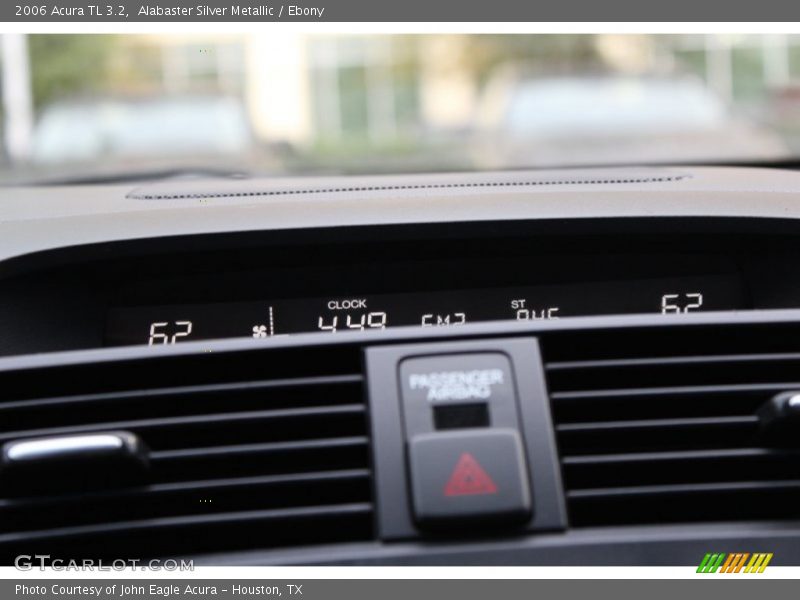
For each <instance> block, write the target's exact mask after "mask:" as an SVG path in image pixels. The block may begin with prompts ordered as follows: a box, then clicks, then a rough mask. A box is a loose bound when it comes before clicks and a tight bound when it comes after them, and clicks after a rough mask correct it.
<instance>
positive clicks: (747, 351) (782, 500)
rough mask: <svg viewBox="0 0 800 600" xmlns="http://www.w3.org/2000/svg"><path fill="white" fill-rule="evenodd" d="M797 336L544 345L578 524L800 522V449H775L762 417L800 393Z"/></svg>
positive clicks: (563, 339)
mask: <svg viewBox="0 0 800 600" xmlns="http://www.w3.org/2000/svg"><path fill="white" fill-rule="evenodd" d="M676 325H677V323H676ZM798 333H800V332H798V331H797V328H796V327H789V326H786V325H782V326H780V327H775V326H738V327H737V326H731V325H728V326H718V327H708V326H704V327H690V326H676V327H654V328H650V329H637V330H631V331H624V330H623V331H601V332H563V333H559V334H556V335H553V336H552V337H550V338H548V339H547V340H545V343H544V350H545V360H546V365H545V368H546V373H547V379H548V386H549V390H550V397H551V403H552V411H553V416H554V420H555V426H556V433H557V439H558V445H559V450H560V454H561V462H562V470H563V478H564V482H565V487H566V494H567V501H568V508H569V515H570V522H571V524H572V525H573V526H598V525H618V524H658V523H666V522H697V521H721V520H768V519H782V518H798V517H800V452H798V448H800V444H797V445H795V447H794V448H792V447H786V446H785V445H784V446H783V447H781V446H780V445H777V444H774V443H773V440H772V439H770V437H769V436H765V435H764V434H763V432H761V431H760V422H759V418H758V416H757V414H756V413H757V411H758V409H759V408H760V407H762V406H763V405H764V404H765V403H767V402H769V400H770V399H771V398H772V397H774V396H775V395H776V394H778V393H780V392H786V391H792V390H800V337H798Z"/></svg>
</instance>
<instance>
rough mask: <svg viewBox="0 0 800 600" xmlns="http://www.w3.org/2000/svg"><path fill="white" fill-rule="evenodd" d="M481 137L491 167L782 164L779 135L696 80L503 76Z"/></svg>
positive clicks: (479, 150)
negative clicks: (778, 159) (751, 161)
mask: <svg viewBox="0 0 800 600" xmlns="http://www.w3.org/2000/svg"><path fill="white" fill-rule="evenodd" d="M476 121H477V131H476V135H475V137H474V139H473V158H474V160H475V161H476V163H477V164H478V165H479V166H480V167H483V168H496V167H499V166H500V165H503V166H505V167H509V166H511V167H522V166H528V167H530V166H552V165H560V166H565V165H574V166H575V165H591V164H612V163H658V162H667V161H674V159H675V157H676V156H680V157H681V159H682V160H683V161H686V162H692V161H702V160H705V161H708V160H714V161H715V162H719V161H725V160H743V159H762V160H763V159H764V158H765V157H769V158H774V157H775V156H778V155H785V154H786V153H787V146H786V144H785V143H784V141H783V140H782V139H781V138H780V137H779V136H778V135H776V134H774V133H772V132H770V131H768V130H766V129H764V128H761V127H759V126H758V125H755V124H753V123H749V122H745V121H744V120H742V119H738V118H736V116H735V115H734V114H733V113H732V111H731V110H730V108H729V107H728V106H727V105H726V104H725V103H724V102H723V101H722V100H721V99H720V98H718V97H717V96H716V95H714V94H713V93H712V92H711V91H710V90H709V89H708V88H707V87H705V85H704V84H703V83H702V82H701V81H700V80H698V79H696V78H692V77H678V76H635V75H586V76H546V77H534V76H530V75H521V74H519V73H515V72H514V73H512V72H510V71H505V72H503V73H501V74H498V75H497V76H496V77H495V78H494V79H492V80H491V81H490V82H489V84H488V85H487V88H486V91H485V94H484V97H483V99H482V103H481V106H480V108H479V114H478V115H477V119H476Z"/></svg>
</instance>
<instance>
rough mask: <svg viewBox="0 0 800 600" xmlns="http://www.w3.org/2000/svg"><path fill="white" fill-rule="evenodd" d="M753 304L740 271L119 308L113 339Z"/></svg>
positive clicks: (164, 340) (109, 337) (162, 340)
mask: <svg viewBox="0 0 800 600" xmlns="http://www.w3.org/2000/svg"><path fill="white" fill-rule="evenodd" d="M740 308H745V306H744V298H743V292H742V283H741V281H740V280H739V278H738V277H737V276H736V275H710V276H688V277H666V278H654V279H637V280H629V281H608V282H585V283H567V284H555V285H541V286H521V287H508V288H488V289H470V290H452V291H431V292H415V293H397V294H375V295H370V294H366V295H360V294H347V295H332V296H327V297H316V298H298V299H286V298H281V299H274V300H270V299H268V298H266V299H264V300H263V301H262V300H250V301H246V302H236V301H234V302H214V303H207V304H206V303H192V304H171V305H164V306H117V307H113V308H111V309H110V311H109V316H108V321H107V327H106V344H107V345H111V346H125V345H136V344H149V345H161V344H175V343H180V342H184V341H190V340H207V339H219V338H233V337H253V338H267V337H277V336H286V335H292V334H297V333H310V332H318V333H320V334H328V335H330V334H335V333H338V332H343V331H379V330H382V329H385V328H388V327H399V326H409V325H411V326H418V327H458V326H460V325H464V324H466V323H475V322H481V321H500V320H523V321H524V320H532V319H562V318H568V317H577V316H589V315H611V314H647V313H649V314H654V313H655V314H664V315H672V314H683V313H689V312H697V311H713V310H733V309H740Z"/></svg>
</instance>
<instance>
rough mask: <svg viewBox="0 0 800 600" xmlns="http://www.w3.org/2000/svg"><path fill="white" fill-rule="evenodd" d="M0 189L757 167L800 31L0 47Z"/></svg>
mask: <svg viewBox="0 0 800 600" xmlns="http://www.w3.org/2000/svg"><path fill="white" fill-rule="evenodd" d="M0 42H2V45H1V46H0V75H2V87H1V88H0V91H1V92H2V105H1V106H2V107H1V109H0V110H1V111H2V112H0V116H1V117H2V118H1V119H0V127H1V129H0V134H1V135H0V139H2V145H1V146H0V182H2V183H6V184H8V183H30V182H78V181H94V180H97V181H100V180H115V179H125V178H128V177H130V178H135V177H144V178H147V177H158V176H165V175H184V174H192V173H197V174H212V175H214V174H215V175H238V174H253V175H257V174H263V175H278V174H313V173H326V174H329V173H391V172H408V171H431V170H467V169H500V168H523V167H531V168H547V167H574V166H602V165H613V164H643V163H651V164H656V163H688V162H695V163H698V162H699V163H702V162H713V163H721V162H759V163H760V162H767V161H776V160H784V159H788V158H791V157H793V156H794V155H795V154H796V153H798V152H800V36H786V35H720V34H716V35H461V34H458V35H373V36H371V35H316V34H314V35H312V34H303V33H291V32H289V33H272V34H270V35H263V34H259V33H253V34H236V35H234V34H219V35H212V34H204V35H167V34H147V35H138V34H137V35H25V34H4V35H0Z"/></svg>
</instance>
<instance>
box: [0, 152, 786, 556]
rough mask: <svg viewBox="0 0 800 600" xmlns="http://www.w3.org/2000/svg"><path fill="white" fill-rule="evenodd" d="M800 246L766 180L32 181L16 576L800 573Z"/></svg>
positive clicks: (11, 454) (701, 172) (14, 407)
mask: <svg viewBox="0 0 800 600" xmlns="http://www.w3.org/2000/svg"><path fill="white" fill-rule="evenodd" d="M798 234H800V175H798V174H797V173H795V172H792V171H781V170H767V169H747V168H734V167H728V168H725V167H716V168H711V167H705V168H703V167H693V166H687V167H669V168H666V167H665V168H655V167H652V168H644V167H642V168H630V169H622V168H616V169H591V170H572V171H510V172H491V173H452V174H441V175H439V174H425V175H393V176H365V177H324V178H297V179H289V178H287V179H220V180H194V179H186V180H181V179H178V180H171V181H164V182H153V183H146V184H136V185H126V184H115V185H100V186H47V187H45V186H40V187H26V188H7V189H5V190H4V191H3V192H2V201H0V280H1V281H0V389H2V390H3V393H2V402H0V414H2V416H3V417H4V418H2V419H0V443H2V444H3V457H2V458H3V464H2V469H0V515H2V519H0V522H2V525H0V555H2V560H3V563H4V564H9V563H10V561H11V559H12V557H13V556H16V555H17V554H19V553H20V552H25V553H28V554H33V553H34V552H35V553H37V554H50V555H51V556H54V557H69V558H82V557H103V556H116V555H120V554H121V553H123V551H124V553H125V554H126V555H142V556H158V557H163V556H191V557H193V558H195V559H196V560H197V561H198V563H201V564H202V563H206V564H321V563H322V564H388V565H394V564H422V565H429V564H437V565H464V564H476V565H487V564H493V565H498V564H499V565H504V564H509V565H510V564H531V565H534V564H564V565H568V564H636V565H655V564H691V563H693V562H697V561H696V559H697V558H698V557H700V558H701V557H702V556H703V554H704V553H706V552H707V551H708V550H709V548H713V549H714V551H719V552H722V551H730V552H735V551H741V550H742V549H743V548H745V547H746V548H748V549H753V551H765V552H767V551H768V552H772V553H774V555H775V559H774V562H775V564H796V562H797V560H800V554H798V550H797V547H798V546H797V542H798V539H800V527H798V525H800V522H798V517H800V513H799V512H798V510H797V506H798V500H800V475H799V474H798V473H799V472H798V467H797V465H798V462H797V458H798V456H799V454H798V451H799V449H798V444H797V439H800V438H798V435H797V433H798V424H799V423H800V412H798V410H797V408H798V407H800V402H798V401H797V398H800V378H798V377H797V375H796V373H797V369H798V367H800V343H798V342H797V336H796V335H795V334H796V333H797V332H798V331H799V330H800V329H799V328H800V261H798V258H800V244H798V241H797V240H798ZM112 447H113V449H112ZM43 448H44V449H45V450H42V449H43ZM131 553H132V554H131Z"/></svg>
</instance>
